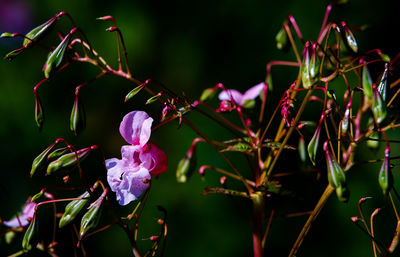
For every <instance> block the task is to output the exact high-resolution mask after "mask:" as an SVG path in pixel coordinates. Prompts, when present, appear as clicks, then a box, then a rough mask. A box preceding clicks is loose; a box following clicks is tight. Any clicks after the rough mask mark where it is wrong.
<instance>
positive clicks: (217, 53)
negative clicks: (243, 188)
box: [0, 0, 399, 257]
mask: <svg viewBox="0 0 400 257" xmlns="http://www.w3.org/2000/svg"><path fill="white" fill-rule="evenodd" d="M394 2H395V1H387V0H385V1H374V2H370V3H366V1H361V0H358V1H351V2H350V3H349V4H348V5H346V6H344V7H338V8H334V9H333V11H332V15H331V19H330V20H331V21H335V22H340V21H342V20H345V21H346V22H347V24H348V25H349V26H350V27H351V26H360V25H368V29H367V30H366V31H363V32H359V31H356V32H355V35H356V37H357V40H358V43H359V48H360V51H361V52H363V51H366V50H368V49H372V48H381V49H382V51H383V52H384V53H387V54H389V55H390V56H391V57H394V55H395V54H396V53H397V52H398V45H399V42H398V40H397V38H398V37H397V35H396V34H397V33H398V25H399V23H398V17H397V16H396V15H398V13H397V12H396V8H395V5H394ZM328 3H329V1H319V0H312V1H311V0H310V1H296V0H287V1H194V2H192V1H121V0H114V1H99V0H97V1H94V0H90V1H89V0H87V1H78V0H69V1H53V0H41V1H26V2H25V1H22V0H19V1H11V0H10V1H6V0H0V32H2V31H7V32H21V33H26V32H27V31H29V30H30V29H31V28H33V27H35V26H37V25H39V24H41V23H43V22H44V21H46V20H48V19H49V18H50V17H52V16H53V15H55V14H56V13H58V12H59V11H61V10H65V11H68V12H69V13H70V14H71V15H72V17H73V18H74V20H75V22H76V23H77V24H78V25H79V26H80V27H81V28H82V29H83V30H84V31H85V33H86V34H87V36H88V38H89V40H90V42H91V43H92V45H93V46H94V48H95V49H96V50H97V51H98V52H99V53H100V54H101V55H102V56H104V57H105V58H106V59H107V60H108V61H109V62H110V63H111V64H112V65H113V67H116V63H117V60H116V59H117V58H116V56H117V55H116V44H115V37H114V35H113V34H111V33H108V32H105V29H106V28H107V27H109V26H110V25H111V24H110V23H108V22H102V21H96V20H95V18H96V17H100V16H104V15H113V16H114V17H115V18H116V21H117V24H118V26H119V27H120V29H121V30H122V33H123V35H124V39H125V42H126V45H127V50H128V53H129V61H130V65H131V68H132V71H133V75H134V76H135V77H136V78H138V79H139V80H142V81H144V80H145V79H147V78H154V79H157V80H159V81H162V82H163V83H164V84H166V85H167V86H168V87H170V88H171V89H172V90H174V91H176V92H182V91H184V92H185V94H186V95H187V96H188V97H189V98H191V99H195V98H197V97H198V96H199V95H200V93H201V92H202V90H203V89H205V88H208V87H212V86H213V85H215V84H216V83H218V82H222V83H224V85H225V86H226V87H228V88H237V89H239V90H240V91H242V92H244V91H245V90H246V89H247V88H249V87H251V86H253V85H255V84H257V83H259V82H261V81H263V80H264V78H265V65H266V64H267V63H268V62H269V61H271V60H278V59H282V60H295V58H294V55H293V54H292V53H291V52H289V53H284V52H281V51H278V50H277V49H276V47H275V39H274V38H275V35H276V33H277V32H278V31H279V29H280V28H281V25H282V22H283V20H284V19H285V17H286V16H287V15H288V14H292V15H293V16H294V17H295V18H296V21H297V23H298V25H299V27H300V29H301V31H302V33H303V36H304V37H305V39H306V40H316V37H317V35H318V32H319V27H320V26H321V23H322V19H323V15H324V12H325V8H326V6H327V4H328ZM57 26H58V27H57V29H59V30H62V31H68V29H69V26H70V25H69V22H68V21H67V19H65V18H62V19H61V20H60V22H59V24H58V25H57ZM52 35H53V37H52V38H55V35H54V34H52ZM19 44H20V41H18V40H13V39H11V40H5V39H1V40H0V54H1V55H5V54H6V53H7V52H9V51H11V50H13V49H15V48H17V47H18V46H19ZM45 60H46V52H45V51H43V50H41V49H39V48H36V51H35V50H29V51H26V53H24V54H23V55H21V56H19V57H18V58H16V59H15V60H14V61H12V62H11V63H9V62H8V61H6V60H3V61H0V83H1V84H0V120H1V126H0V142H1V150H0V151H1V152H0V156H1V157H0V160H1V164H2V165H1V170H0V183H1V184H2V186H3V187H4V188H5V189H6V190H7V191H8V193H9V194H10V197H11V199H12V201H13V202H14V203H15V205H16V206H17V207H18V206H20V205H22V204H23V203H24V201H25V200H26V198H27V196H29V195H33V194H35V193H37V192H38V191H39V190H40V189H41V187H43V184H45V185H47V184H49V182H50V181H51V180H50V179H49V178H43V177H40V176H38V177H36V178H33V179H29V178H28V174H29V170H30V165H31V162H32V160H33V158H34V157H35V156H36V155H37V154H38V153H40V152H41V151H42V150H43V149H44V148H45V147H47V146H48V145H49V144H51V143H52V142H53V141H54V140H55V139H56V138H58V137H64V138H66V139H67V140H68V141H70V142H71V143H72V144H75V145H76V146H77V147H78V148H83V147H86V146H89V145H93V144H98V145H100V146H101V147H102V149H104V152H105V156H106V158H111V157H118V158H120V147H121V145H123V144H125V142H124V140H123V139H122V137H121V136H120V135H119V133H118V126H119V122H120V121H121V119H122V117H123V116H124V115H125V114H126V113H128V112H129V111H132V110H136V109H140V110H145V111H147V112H148V113H150V115H151V116H153V117H154V118H155V120H156V121H157V120H158V119H159V113H160V106H157V104H154V105H152V106H144V103H145V101H146V99H147V95H146V94H141V95H140V96H138V97H136V98H134V100H133V101H130V102H129V103H126V104H124V103H123V99H124V97H125V95H126V94H127V92H129V91H130V90H131V89H132V88H133V85H132V84H130V83H127V82H126V81H123V80H122V79H119V78H113V77H105V78H102V79H100V80H98V81H96V82H94V83H92V84H90V85H88V86H86V87H85V88H84V89H83V90H82V99H83V101H84V103H85V107H86V112H87V128H86V130H85V131H84V132H83V133H82V134H81V135H80V136H79V137H75V136H73V135H72V133H71V132H70V131H69V129H68V128H69V115H70V111H71V108H72V104H73V96H74V90H75V87H76V86H77V85H79V84H80V83H82V82H84V81H85V80H87V79H90V78H92V77H93V76H95V75H96V72H97V70H96V69H95V68H93V67H90V66H88V65H79V64H78V65H76V66H74V67H72V68H69V69H68V70H67V71H65V72H64V73H62V74H61V75H60V76H58V77H56V78H55V79H54V80H53V81H51V83H48V84H46V85H44V86H43V87H41V89H40V96H41V99H42V101H43V105H44V108H45V115H46V121H45V124H44V128H43V131H41V132H39V131H38V129H37V127H36V125H35V121H34V115H33V113H34V97H33V93H32V89H33V86H34V85H35V84H36V83H37V82H39V81H40V80H41V79H42V78H43V73H42V71H41V68H42V65H43V64H44V62H45ZM296 72H297V71H296V69H293V68H275V69H274V94H276V95H275V96H280V95H281V93H282V90H283V89H285V88H287V86H288V85H290V84H291V83H292V82H293V81H294V80H295V78H296V75H297V74H296ZM371 72H372V74H373V76H374V78H375V79H376V77H377V74H378V73H377V72H375V73H374V71H373V70H372V71H371ZM215 104H217V102H215ZM271 108H272V107H271ZM318 111H319V110H317V112H318ZM309 112H311V113H307V115H310V116H312V114H313V113H312V111H311V110H309ZM317 115H318V114H317ZM188 117H189V118H190V119H191V120H192V121H193V122H194V123H195V124H196V125H198V126H200V127H202V128H204V129H205V130H206V131H207V133H208V134H209V135H210V136H211V137H213V138H216V139H225V138H226V139H229V137H228V135H226V133H223V134H222V135H223V136H221V132H222V131H221V130H219V129H218V128H216V127H215V126H214V125H213V124H209V123H208V122H206V121H205V120H204V119H202V118H200V117H198V115H195V114H190V115H189V116H188ZM390 135H391V136H392V137H393V138H394V139H399V135H398V134H395V133H390ZM194 136H195V134H194V133H193V132H192V131H191V130H190V129H188V128H187V127H185V126H182V127H181V128H179V129H178V124H177V123H174V122H173V123H170V124H168V125H167V126H164V127H163V128H162V129H160V130H156V131H155V132H154V133H153V134H152V138H151V140H152V141H153V142H156V143H157V144H158V145H159V146H160V147H161V148H162V149H164V151H165V152H166V153H167V155H168V158H169V169H168V171H167V172H166V173H165V174H163V175H161V176H160V178H159V179H158V180H153V187H152V191H151V194H150V198H149V201H148V205H147V206H146V209H145V213H144V215H143V218H142V222H141V228H142V230H141V234H140V235H139V238H148V237H149V236H151V235H153V234H155V233H156V232H157V231H158V226H157V224H156V222H155V218H157V217H159V213H158V212H157V210H156V205H162V206H164V207H165V208H166V209H167V210H168V225H169V230H168V231H169V233H168V240H167V245H166V253H165V256H193V257H195V256H249V255H250V253H251V251H252V242H251V229H250V225H249V224H248V222H247V221H245V220H243V218H242V216H241V215H240V212H239V211H238V209H237V208H238V207H239V208H242V210H243V211H245V212H248V210H249V209H248V207H249V206H248V204H247V203H246V202H241V201H238V202H236V203H234V202H232V201H229V199H228V198H226V197H224V196H220V195H210V196H202V195H201V192H202V190H203V188H204V187H205V186H207V185H218V179H219V177H218V176H214V175H213V174H212V173H211V172H210V173H209V174H207V175H206V181H205V182H204V181H202V180H201V179H200V177H199V176H197V175H195V176H194V177H193V178H192V179H191V181H190V182H189V183H187V184H177V183H176V182H175V167H176V165H177V163H178V161H179V160H180V159H181V158H182V157H183V156H184V154H185V152H186V150H187V148H188V147H189V145H190V143H191V140H192V139H193V137H194ZM198 150H199V152H198V164H199V166H200V165H203V164H214V165H219V166H221V167H226V166H225V164H223V163H222V161H221V160H220V159H219V158H218V157H217V155H216V154H215V153H214V152H213V151H212V150H211V148H210V147H208V146H206V145H201V146H200V147H199V149H198ZM396 152H397V153H398V152H399V147H398V146H396V145H393V147H392V153H396ZM382 155H383V149H380V150H379V151H377V152H371V151H369V150H364V151H362V152H361V153H360V159H367V158H370V159H374V158H380V157H381V156H382ZM232 156H235V155H232ZM100 158H101V157H100V155H99V154H93V155H92V156H91V157H90V159H89V160H88V162H87V163H85V164H84V170H85V172H88V175H89V176H90V175H96V174H97V173H101V174H103V175H104V170H103V169H102V167H101V166H99V165H98V160H99V159H100ZM319 158H320V159H319V161H321V160H322V156H319ZM239 161H240V160H239ZM322 161H323V160H322ZM292 163H293V165H296V164H297V162H292ZM397 163H398V162H396V161H394V162H393V164H395V165H396V164H397ZM240 165H241V164H239V163H238V168H242V166H240ZM378 171H379V164H377V165H370V166H368V167H367V166H366V165H358V166H356V167H355V168H354V169H353V170H352V172H351V173H350V175H349V179H350V182H349V185H350V190H351V193H352V196H351V200H350V202H349V203H348V204H342V203H340V202H339V201H337V198H336V197H331V199H330V200H329V201H328V204H327V206H326V207H325V208H324V209H323V211H322V213H321V215H320V217H319V218H318V220H317V221H316V222H315V226H314V228H313V229H312V230H311V232H310V234H309V235H308V237H307V238H306V239H305V241H304V244H303V246H302V248H301V249H300V251H299V254H298V256H373V254H372V250H371V244H370V241H369V239H368V238H367V236H366V235H365V234H363V233H362V232H361V231H360V230H359V229H357V228H356V226H354V225H353V224H352V223H351V222H350V217H352V216H356V215H358V212H357V201H358V199H359V198H360V197H363V196H367V195H374V196H376V197H375V198H374V199H373V200H371V202H369V203H367V204H366V207H367V208H366V214H368V213H370V212H371V211H372V210H373V209H374V208H377V207H381V206H383V204H384V202H385V201H384V199H383V197H382V196H381V193H380V189H379V186H378V184H377V179H376V177H377V173H378ZM396 172H397V168H395V169H394V173H395V178H396V177H397V175H396ZM311 180H312V181H313V182H307V181H306V180H304V181H302V180H299V181H298V183H299V184H298V185H297V186H298V187H299V188H302V187H304V190H305V191H309V190H308V188H309V186H310V184H308V183H311V184H312V185H313V186H315V189H314V191H312V192H314V193H315V194H314V195H313V196H312V198H311V199H312V201H309V202H307V201H297V199H289V200H288V201H286V200H287V199H286V200H285V199H283V200H285V201H286V204H288V205H290V206H287V208H288V209H289V210H290V209H300V210H310V209H311V208H312V206H313V205H314V204H315V203H316V201H317V197H318V195H317V194H318V193H320V192H321V190H322V188H323V185H322V184H324V183H325V182H324V181H320V182H316V181H315V178H314V177H313V178H311ZM292 182H293V181H292ZM318 185H319V186H318ZM55 194H56V196H57V195H58V194H59V195H62V193H57V192H56V193H55ZM77 194H79V193H77ZM1 195H2V196H1V197H0V201H1V202H0V203H1V206H2V207H1V209H0V216H1V217H2V218H3V219H8V218H10V217H11V216H12V211H11V208H10V207H9V202H8V200H7V196H6V194H5V193H4V192H2V193H1ZM292 205H293V206H292ZM129 207H131V208H133V205H132V204H131V205H129ZM129 207H125V208H122V207H121V208H120V212H121V215H122V214H125V215H127V214H128V213H129V211H130V210H131V209H130V208H129ZM305 220H306V217H304V216H302V217H297V218H291V219H277V220H276V223H274V224H273V226H272V229H271V234H270V235H269V237H268V240H267V247H266V256H287V254H288V252H289V250H290V247H291V245H292V244H293V242H294V240H295V238H296V236H297V234H298V232H299V231H300V229H301V227H302V224H303V223H304V222H305ZM394 228H395V220H394V219H393V214H392V212H391V210H390V208H388V210H386V212H384V213H383V215H381V216H379V217H378V218H377V225H376V230H377V234H378V236H379V237H381V238H383V242H384V243H385V244H386V245H388V244H389V242H390V238H391V236H392V234H393V231H394ZM146 245H148V241H142V240H139V248H140V249H142V250H143V249H144V247H145V246H146ZM86 247H87V249H88V253H89V255H90V256H96V255H97V256H111V255H112V256H130V254H131V253H130V249H129V242H128V240H127V239H126V237H125V235H124V234H123V233H122V231H121V230H120V229H118V228H113V229H111V230H108V231H105V232H102V233H99V234H97V235H95V236H93V237H92V238H89V239H88V240H87V242H86ZM0 249H1V250H0V255H2V256H3V255H8V254H11V253H13V252H16V251H17V250H19V245H12V246H6V245H5V243H4V242H1V244H0Z"/></svg>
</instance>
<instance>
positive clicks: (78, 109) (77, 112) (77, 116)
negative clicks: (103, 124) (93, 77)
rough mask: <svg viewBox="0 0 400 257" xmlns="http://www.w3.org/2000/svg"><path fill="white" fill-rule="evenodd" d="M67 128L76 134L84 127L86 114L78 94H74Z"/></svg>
mask: <svg viewBox="0 0 400 257" xmlns="http://www.w3.org/2000/svg"><path fill="white" fill-rule="evenodd" d="M69 125H70V126H69V128H70V130H71V131H72V132H74V134H75V136H77V135H78V134H79V133H80V132H81V131H82V130H83V129H85V127H86V115H85V108H84V107H83V104H82V101H81V100H80V99H79V95H78V94H76V95H75V100H74V105H73V107H72V111H71V116H70V123H69Z"/></svg>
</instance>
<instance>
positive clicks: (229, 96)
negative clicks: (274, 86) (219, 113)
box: [218, 82, 266, 106]
mask: <svg viewBox="0 0 400 257" xmlns="http://www.w3.org/2000/svg"><path fill="white" fill-rule="evenodd" d="M265 87H266V84H265V83H264V82H261V83H259V84H257V85H255V86H254V87H251V88H250V89H248V90H247V91H246V92H245V93H244V94H242V93H240V92H239V91H237V90H235V89H227V90H224V91H222V92H221V93H220V94H219V95H218V98H219V100H221V101H232V100H233V101H234V102H235V103H236V104H238V105H240V106H243V104H244V103H245V101H246V100H253V99H255V98H256V97H257V96H258V95H259V94H260V93H261V91H262V90H263V89H264V88H265Z"/></svg>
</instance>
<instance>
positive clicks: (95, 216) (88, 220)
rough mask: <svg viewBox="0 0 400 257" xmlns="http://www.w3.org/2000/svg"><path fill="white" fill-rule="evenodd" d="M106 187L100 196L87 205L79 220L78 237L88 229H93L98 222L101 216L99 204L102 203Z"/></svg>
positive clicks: (80, 237)
mask: <svg viewBox="0 0 400 257" xmlns="http://www.w3.org/2000/svg"><path fill="white" fill-rule="evenodd" d="M107 191H108V188H106V189H105V190H104V191H103V193H102V194H101V196H100V197H99V198H98V199H97V200H96V201H95V202H94V203H92V204H91V205H90V206H89V208H88V209H89V210H88V211H87V212H86V213H85V214H84V215H83V217H82V220H81V227H80V229H79V239H82V237H83V236H84V235H85V234H86V233H87V232H88V231H89V230H90V229H94V228H95V227H96V226H97V224H98V223H99V220H100V216H101V208H100V207H101V206H102V205H101V204H102V203H103V200H104V198H105V197H106V195H107Z"/></svg>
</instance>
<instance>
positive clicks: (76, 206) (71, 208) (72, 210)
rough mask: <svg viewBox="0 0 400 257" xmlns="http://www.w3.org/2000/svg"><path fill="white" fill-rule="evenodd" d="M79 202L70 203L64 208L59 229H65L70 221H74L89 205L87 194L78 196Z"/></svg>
mask: <svg viewBox="0 0 400 257" xmlns="http://www.w3.org/2000/svg"><path fill="white" fill-rule="evenodd" d="M78 198H80V199H79V200H74V201H71V202H70V203H69V204H67V206H65V211H64V214H63V215H62V217H61V219H60V222H59V224H58V226H59V227H60V228H62V227H65V226H66V225H68V224H69V223H70V222H71V221H74V220H75V218H76V216H78V214H79V213H80V212H81V210H82V209H83V208H86V207H87V205H88V204H89V193H88V192H85V193H83V194H82V195H80V196H79V197H78Z"/></svg>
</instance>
